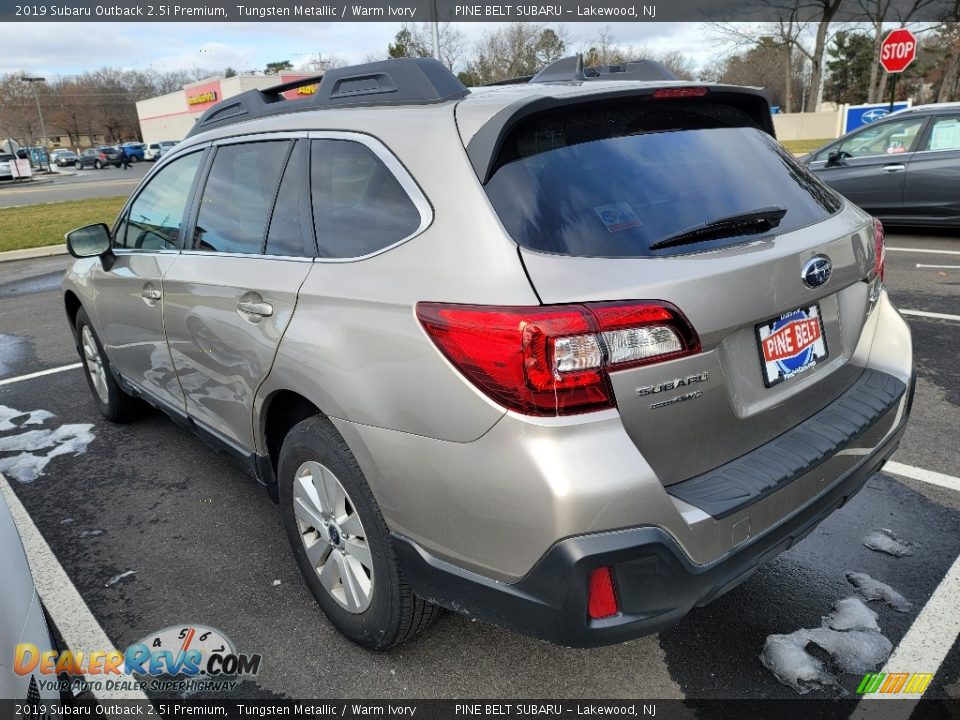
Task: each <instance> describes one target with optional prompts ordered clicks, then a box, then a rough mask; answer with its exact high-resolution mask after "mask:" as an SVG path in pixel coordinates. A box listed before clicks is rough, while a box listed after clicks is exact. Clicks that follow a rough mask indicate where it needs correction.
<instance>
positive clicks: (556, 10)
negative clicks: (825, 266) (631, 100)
mask: <svg viewBox="0 0 960 720" xmlns="http://www.w3.org/2000/svg"><path fill="white" fill-rule="evenodd" d="M887 2H889V3H890V8H889V10H888V11H887V13H886V15H885V18H886V20H887V22H898V21H899V20H901V19H909V20H910V21H913V22H919V21H957V20H960V17H958V9H957V3H956V0H931V1H930V2H917V0H840V4H839V8H838V9H837V10H836V12H835V13H833V14H832V16H831V17H829V18H826V19H829V20H832V21H834V22H856V21H863V22H868V21H869V20H870V17H869V14H870V13H871V12H875V11H876V7H875V6H877V5H879V4H884V5H885V4H886V3H887ZM824 5H832V3H827V2H824V3H821V2H807V1H806V0H541V4H534V3H532V2H490V1H489V0H353V1H351V2H347V1H345V0H180V1H179V2H177V1H176V0H52V1H50V2H44V1H39V2H33V3H30V2H26V1H25V2H22V3H21V2H10V1H9V0H5V2H3V3H0V20H2V21H5V22H38V21H39V22H63V21H74V22H104V21H107V22H210V21H216V22H257V23H260V22H303V21H307V22H310V21H317V22H391V21H393V22H426V21H429V20H433V19H438V20H439V21H441V22H539V23H555V24H556V23H574V22H710V21H713V22H721V21H722V22H733V21H754V22H756V21H771V22H778V21H782V22H789V21H792V22H794V23H796V22H818V21H822V20H824V19H825V18H824Z"/></svg>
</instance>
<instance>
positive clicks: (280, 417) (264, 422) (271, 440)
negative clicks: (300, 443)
mask: <svg viewBox="0 0 960 720" xmlns="http://www.w3.org/2000/svg"><path fill="white" fill-rule="evenodd" d="M314 415H323V416H324V417H326V415H324V413H323V411H322V410H320V408H319V407H317V406H316V405H315V404H314V403H313V402H312V401H311V400H308V399H307V398H305V397H304V396H303V395H301V394H300V393H297V392H294V391H292V390H278V391H276V392H274V393H273V394H272V395H270V397H269V398H268V399H267V402H266V406H265V409H264V411H263V414H262V418H261V426H260V436H261V437H262V438H263V439H264V445H265V447H266V451H267V455H268V456H269V457H270V463H271V465H273V470H274V472H275V473H276V472H277V471H278V470H279V467H278V465H279V462H280V448H281V447H282V446H283V440H284V438H286V437H287V434H288V433H289V432H290V430H292V429H293V427H294V426H295V425H296V424H297V423H299V422H301V421H303V420H306V419H307V418H308V417H312V416H314Z"/></svg>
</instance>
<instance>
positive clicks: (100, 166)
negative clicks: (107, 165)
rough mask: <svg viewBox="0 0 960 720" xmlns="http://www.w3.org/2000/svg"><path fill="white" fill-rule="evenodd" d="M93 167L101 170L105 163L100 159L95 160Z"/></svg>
mask: <svg viewBox="0 0 960 720" xmlns="http://www.w3.org/2000/svg"><path fill="white" fill-rule="evenodd" d="M93 167H94V168H96V169H97V170H99V169H100V168H102V167H103V163H102V162H100V161H99V160H95V161H94V163H93Z"/></svg>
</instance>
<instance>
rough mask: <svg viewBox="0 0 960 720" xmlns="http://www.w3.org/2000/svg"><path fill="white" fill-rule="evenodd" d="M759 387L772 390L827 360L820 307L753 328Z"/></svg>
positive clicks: (792, 312)
mask: <svg viewBox="0 0 960 720" xmlns="http://www.w3.org/2000/svg"><path fill="white" fill-rule="evenodd" d="M757 343H758V344H759V346H760V363H761V365H762V366H763V384H764V385H766V386H767V387H773V386H774V385H776V384H778V383H782V382H783V381H784V380H786V379H788V378H791V377H793V376H794V375H798V374H799V373H802V372H804V371H805V370H809V369H810V368H812V367H813V366H814V365H816V364H817V363H818V362H823V361H824V360H826V359H827V342H826V339H825V338H824V336H823V322H822V320H821V316H820V306H819V305H810V306H809V307H804V308H799V309H798V310H791V311H790V312H788V313H784V314H783V315H781V316H780V317H778V318H776V319H774V320H770V321H768V322H765V323H761V324H760V325H757Z"/></svg>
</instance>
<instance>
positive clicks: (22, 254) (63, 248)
mask: <svg viewBox="0 0 960 720" xmlns="http://www.w3.org/2000/svg"><path fill="white" fill-rule="evenodd" d="M66 254H67V245H66V243H61V244H60V245H46V246H44V247H38V248H24V249H23V250H7V251H6V252H0V263H3V262H11V261H12V260H30V259H32V258H42V257H51V256H53V255H66Z"/></svg>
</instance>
